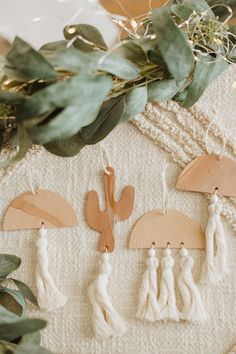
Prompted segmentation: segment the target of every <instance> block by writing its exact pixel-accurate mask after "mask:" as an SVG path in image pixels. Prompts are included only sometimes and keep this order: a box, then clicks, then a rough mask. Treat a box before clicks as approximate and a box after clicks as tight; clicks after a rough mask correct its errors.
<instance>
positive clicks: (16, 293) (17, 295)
mask: <svg viewBox="0 0 236 354" xmlns="http://www.w3.org/2000/svg"><path fill="white" fill-rule="evenodd" d="M1 294H8V295H10V296H11V297H12V298H13V299H14V300H15V301H16V302H17V303H18V304H19V305H20V307H21V316H22V317H24V316H25V315H26V302H25V298H24V296H23V295H22V293H21V292H20V291H18V290H14V289H8V288H5V287H0V295H1Z"/></svg>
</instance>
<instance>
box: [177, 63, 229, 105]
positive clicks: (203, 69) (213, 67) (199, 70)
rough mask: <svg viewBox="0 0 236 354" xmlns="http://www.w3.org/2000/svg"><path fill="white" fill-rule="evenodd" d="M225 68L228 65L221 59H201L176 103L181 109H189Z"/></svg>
mask: <svg viewBox="0 0 236 354" xmlns="http://www.w3.org/2000/svg"><path fill="white" fill-rule="evenodd" d="M204 60H205V61H206V62H204ZM209 61H211V62H210V63H209ZM227 67H228V63H227V62H226V61H224V60H222V59H215V58H212V57H206V58H205V59H204V58H203V57H201V61H199V62H197V63H196V67H195V71H194V74H193V79H192V83H191V84H190V85H189V86H188V87H187V88H186V89H185V90H184V91H183V92H182V93H181V94H180V95H179V96H177V98H176V101H178V102H180V103H181V105H182V106H183V107H191V106H192V105H193V104H194V103H195V102H197V100H198V99H199V98H200V97H201V96H202V94H203V93H204V91H205V90H206V88H207V87H208V85H209V84H210V83H211V82H212V81H213V80H214V79H215V78H216V77H217V76H218V75H220V74H221V73H222V72H223V71H224V70H225V69H226V68H227Z"/></svg>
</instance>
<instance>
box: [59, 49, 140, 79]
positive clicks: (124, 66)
mask: <svg viewBox="0 0 236 354" xmlns="http://www.w3.org/2000/svg"><path fill="white" fill-rule="evenodd" d="M53 63H54V65H56V66H59V67H61V68H63V69H66V70H71V71H73V72H75V73H79V72H81V71H82V72H83V73H92V72H96V71H98V70H100V71H104V72H107V73H110V74H113V75H116V76H117V77H119V78H121V79H125V80H133V79H136V78H137V77H138V76H139V70H138V68H137V67H136V65H134V64H133V63H131V62H130V61H129V60H127V59H125V58H123V57H122V56H121V55H118V54H116V53H109V54H108V55H107V54H104V52H101V51H99V52H98V51H97V52H93V53H83V52H82V51H81V50H78V49H74V48H70V49H67V50H64V51H60V52H58V54H57V56H56V57H55V59H54V61H53Z"/></svg>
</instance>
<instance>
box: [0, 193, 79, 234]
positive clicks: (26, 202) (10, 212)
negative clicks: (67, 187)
mask: <svg viewBox="0 0 236 354" xmlns="http://www.w3.org/2000/svg"><path fill="white" fill-rule="evenodd" d="M42 223H44V226H45V228H54V227H55V228H56V227H58V228H61V227H73V226H78V220H77V215H76V212H75V210H74V209H73V208H72V206H71V205H70V204H69V203H68V202H67V201H66V200H65V199H64V198H63V197H62V196H60V195H58V194H57V193H55V192H52V191H48V190H44V189H38V190H36V193H35V194H33V193H32V192H26V193H24V194H22V195H21V196H19V197H18V198H16V199H15V200H14V201H13V202H12V203H11V204H10V206H9V207H8V209H7V211H6V214H5V218H4V221H3V230H4V231H10V230H24V229H40V228H41V226H42Z"/></svg>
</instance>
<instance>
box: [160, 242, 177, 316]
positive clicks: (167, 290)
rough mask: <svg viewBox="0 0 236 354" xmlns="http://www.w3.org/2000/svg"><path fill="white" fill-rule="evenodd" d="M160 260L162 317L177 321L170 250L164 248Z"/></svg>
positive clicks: (172, 260) (172, 262)
mask: <svg viewBox="0 0 236 354" xmlns="http://www.w3.org/2000/svg"><path fill="white" fill-rule="evenodd" d="M163 255H164V257H163V258H162V260H161V269H162V279H161V287H160V297H159V304H160V306H161V311H162V318H163V319H169V320H172V321H176V322H178V321H179V314H178V309H177V306H176V297H175V281H174V274H173V266H174V259H173V257H172V256H171V250H170V249H169V248H166V249H165V250H164V252H163Z"/></svg>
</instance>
